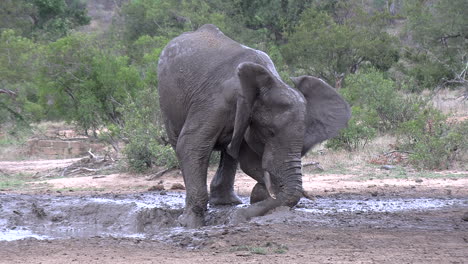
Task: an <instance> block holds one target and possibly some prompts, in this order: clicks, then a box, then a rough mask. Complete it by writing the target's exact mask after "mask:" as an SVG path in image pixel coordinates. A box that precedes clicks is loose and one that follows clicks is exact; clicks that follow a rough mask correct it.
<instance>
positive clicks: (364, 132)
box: [325, 106, 378, 151]
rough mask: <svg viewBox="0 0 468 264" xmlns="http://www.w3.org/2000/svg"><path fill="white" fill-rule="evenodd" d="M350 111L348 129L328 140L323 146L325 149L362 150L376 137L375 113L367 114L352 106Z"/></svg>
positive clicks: (365, 111)
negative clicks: (351, 114)
mask: <svg viewBox="0 0 468 264" xmlns="http://www.w3.org/2000/svg"><path fill="white" fill-rule="evenodd" d="M351 111H352V113H353V116H352V117H351V119H350V120H349V122H348V127H347V128H346V129H343V130H341V131H340V134H339V135H338V136H337V137H335V138H332V139H330V140H328V141H327V143H326V145H325V146H326V147H327V148H330V149H334V150H336V149H346V150H347V151H356V150H359V149H361V148H364V147H365V146H366V145H367V143H369V141H370V140H372V139H374V138H375V137H376V136H377V130H376V129H375V128H374V127H375V123H376V119H378V117H377V115H376V113H375V112H369V111H367V110H364V109H362V108H360V107H359V106H353V107H352V110H351Z"/></svg>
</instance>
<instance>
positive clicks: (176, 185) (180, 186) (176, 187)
mask: <svg viewBox="0 0 468 264" xmlns="http://www.w3.org/2000/svg"><path fill="white" fill-rule="evenodd" d="M171 190H185V186H184V185H183V184H181V183H174V184H172V186H171Z"/></svg>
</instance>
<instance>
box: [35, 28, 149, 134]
mask: <svg viewBox="0 0 468 264" xmlns="http://www.w3.org/2000/svg"><path fill="white" fill-rule="evenodd" d="M46 58H47V61H46V62H45V63H46V65H47V67H44V68H43V71H42V80H41V82H40V85H41V92H42V96H43V98H49V99H48V100H49V103H50V104H51V106H52V107H53V109H52V111H53V110H55V111H56V115H57V116H61V117H62V118H65V119H67V120H68V121H75V122H77V124H78V125H79V126H80V127H82V128H83V129H84V130H85V131H86V130H87V129H93V130H96V129H98V128H100V127H101V126H102V125H108V124H118V125H121V124H122V113H121V112H120V111H119V107H120V106H121V105H122V104H124V103H125V101H126V100H127V96H128V95H134V94H135V93H136V91H138V90H140V89H141V87H142V86H143V82H142V80H141V78H140V75H139V72H138V70H137V69H136V68H135V67H133V66H132V65H130V64H129V58H128V57H127V56H125V55H120V54H119V50H117V49H112V48H108V49H102V48H100V47H99V44H98V43H97V42H96V39H95V38H93V37H92V36H88V35H83V34H73V35H70V36H68V37H65V38H62V39H60V40H58V41H56V42H53V43H51V44H50V45H48V47H47V49H46Z"/></svg>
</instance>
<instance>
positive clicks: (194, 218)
mask: <svg viewBox="0 0 468 264" xmlns="http://www.w3.org/2000/svg"><path fill="white" fill-rule="evenodd" d="M177 220H178V222H179V224H180V225H181V226H183V227H187V228H199V227H202V226H204V225H205V218H204V216H203V215H200V214H196V213H194V212H193V211H191V210H184V213H183V214H182V215H180V216H179V218H178V219H177Z"/></svg>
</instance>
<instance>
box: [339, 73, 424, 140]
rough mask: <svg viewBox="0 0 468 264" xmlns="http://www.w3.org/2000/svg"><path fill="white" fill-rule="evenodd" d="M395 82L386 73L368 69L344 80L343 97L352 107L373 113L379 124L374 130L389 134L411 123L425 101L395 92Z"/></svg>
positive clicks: (376, 124) (376, 123)
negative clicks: (386, 76)
mask: <svg viewBox="0 0 468 264" xmlns="http://www.w3.org/2000/svg"><path fill="white" fill-rule="evenodd" d="M396 87H397V85H396V84H395V82H394V81H392V80H390V79H387V78H385V76H384V73H382V72H379V71H377V70H375V69H367V70H364V71H363V72H360V73H358V74H352V75H349V76H347V77H346V79H345V88H344V89H342V90H341V93H342V94H343V97H344V98H345V99H346V100H347V101H348V103H350V104H351V105H353V106H360V107H361V108H363V109H367V110H368V111H374V112H375V113H376V114H377V116H378V121H377V122H375V123H373V125H374V126H373V128H375V129H377V130H379V131H382V132H388V131H392V130H394V129H396V128H397V127H398V124H400V123H402V122H405V121H408V120H411V119H412V118H413V117H414V116H415V114H416V113H417V111H419V110H418V109H419V108H420V106H421V105H424V101H423V100H421V99H420V98H418V97H416V96H410V95H408V96H407V95H403V94H400V93H399V92H398V91H397V90H396Z"/></svg>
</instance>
